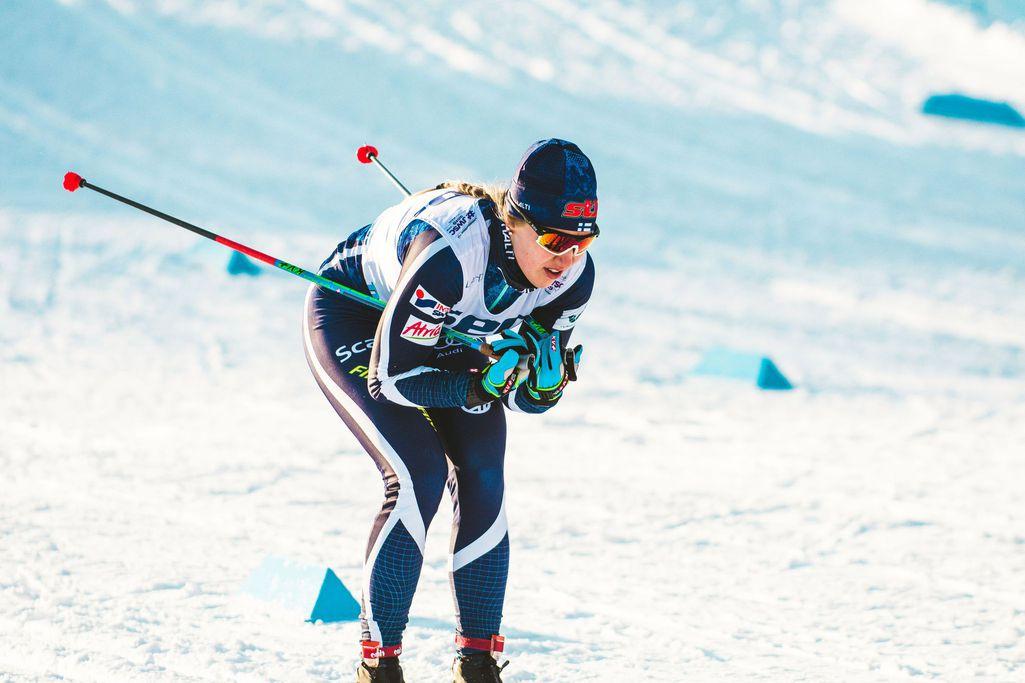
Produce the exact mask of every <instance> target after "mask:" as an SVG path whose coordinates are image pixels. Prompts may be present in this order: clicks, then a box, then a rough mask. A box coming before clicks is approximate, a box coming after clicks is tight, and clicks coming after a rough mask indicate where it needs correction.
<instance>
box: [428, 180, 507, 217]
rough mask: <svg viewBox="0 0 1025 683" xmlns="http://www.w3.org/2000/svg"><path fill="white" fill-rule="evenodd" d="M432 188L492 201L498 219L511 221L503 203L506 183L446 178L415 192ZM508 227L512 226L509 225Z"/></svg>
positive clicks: (431, 189)
mask: <svg viewBox="0 0 1025 683" xmlns="http://www.w3.org/2000/svg"><path fill="white" fill-rule="evenodd" d="M434 190H455V191H456V192H459V193H460V194H466V195H470V196H471V197H476V198H477V199H487V200H489V201H491V202H493V203H494V205H495V213H496V214H498V218H499V220H501V221H502V222H503V223H505V224H506V225H510V223H511V222H512V221H511V219H512V217H511V216H510V215H509V210H508V209H507V208H506V205H505V198H506V196H507V195H508V194H509V186H508V185H503V184H501V183H471V182H468V181H465V180H446V181H444V182H442V183H438V184H437V185H436V186H434V187H428V188H427V189H426V190H420V191H419V192H417V193H416V194H423V193H424V192H432V191H434ZM510 227H512V226H511V225H510Z"/></svg>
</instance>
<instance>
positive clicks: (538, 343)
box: [524, 325, 584, 404]
mask: <svg viewBox="0 0 1025 683" xmlns="http://www.w3.org/2000/svg"><path fill="white" fill-rule="evenodd" d="M524 329H525V330H526V332H527V334H526V337H527V340H528V341H529V343H530V350H531V351H532V354H531V355H532V357H533V359H534V362H533V363H531V367H530V374H529V376H528V377H527V383H526V387H525V388H526V390H527V394H528V395H529V396H530V398H531V399H532V400H533V401H534V402H535V403H538V404H551V403H555V402H556V401H558V400H559V398H560V397H561V396H562V390H563V389H564V388H565V387H566V384H568V383H569V382H573V381H576V378H577V367H578V366H579V365H580V357H581V356H582V355H583V352H584V347H583V346H580V345H577V346H576V347H575V348H573V349H567V348H563V346H562V340H561V334H560V333H559V331H558V330H554V331H552V332H549V333H548V334H542V333H541V332H539V331H538V330H537V329H535V328H533V327H531V326H529V325H527V326H525V327H524Z"/></svg>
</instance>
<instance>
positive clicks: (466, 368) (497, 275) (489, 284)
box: [304, 189, 594, 654]
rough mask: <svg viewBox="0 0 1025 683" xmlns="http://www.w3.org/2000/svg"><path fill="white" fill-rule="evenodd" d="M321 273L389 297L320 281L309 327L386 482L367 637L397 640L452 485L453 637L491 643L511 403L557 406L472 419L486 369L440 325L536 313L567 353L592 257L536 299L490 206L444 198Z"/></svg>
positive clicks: (365, 617) (337, 256)
mask: <svg viewBox="0 0 1025 683" xmlns="http://www.w3.org/2000/svg"><path fill="white" fill-rule="evenodd" d="M319 273H320V275H322V276H324V277H326V278H327V279H329V280H333V281H335V282H338V283H339V284H342V285H345V286H347V287H351V288H353V289H356V290H359V291H361V292H365V293H368V294H371V295H373V296H375V297H378V298H380V299H383V300H386V301H387V306H386V307H385V309H384V311H383V312H380V311H376V310H373V309H370V308H369V307H367V306H365V305H363V304H360V303H357V302H353V301H350V300H348V299H346V298H344V297H342V296H341V295H338V294H336V293H334V292H330V291H328V290H325V289H322V288H320V287H318V286H316V285H314V286H312V287H311V288H310V290H309V293H308V294H307V298H306V315H305V324H304V339H305V348H306V356H307V360H308V361H309V364H310V368H311V369H312V371H313V374H314V376H315V377H316V380H317V383H318V384H319V385H320V387H321V389H322V390H323V392H324V394H325V395H326V396H327V398H328V400H329V401H330V402H331V404H332V406H333V407H334V409H335V410H336V411H337V413H338V415H339V416H340V417H341V418H342V420H343V421H344V422H345V424H346V426H347V427H348V428H349V429H350V430H351V431H352V433H353V434H354V435H355V436H356V438H357V439H358V440H359V441H360V443H361V444H362V445H363V447H364V448H365V449H366V451H367V452H368V453H369V454H370V456H371V458H373V460H374V462H375V463H376V465H377V468H378V469H379V470H380V472H381V476H382V477H383V479H384V503H383V505H382V506H381V510H380V513H379V514H378V515H377V518H376V520H375V522H374V525H373V528H372V530H371V533H370V539H369V542H368V544H367V550H366V558H365V567H364V577H363V586H362V601H361V602H362V610H363V611H362V615H361V617H362V627H363V640H372V641H377V642H378V643H380V644H381V646H382V647H385V648H387V647H394V646H397V645H400V644H401V640H402V632H403V630H404V628H405V626H406V622H407V619H408V613H409V606H410V603H411V601H412V599H413V592H414V590H415V589H416V584H417V581H418V579H419V576H420V569H421V565H422V563H423V553H424V541H425V537H426V533H427V527H428V526H429V524H430V522H431V519H432V518H433V517H434V514H435V512H436V511H437V509H438V505H439V504H440V502H441V497H442V493H443V491H444V489H445V488H446V486H447V487H448V489H449V491H450V494H451V496H452V502H453V507H454V527H453V533H452V540H451V547H450V553H451V555H450V559H451V564H450V578H451V586H452V591H453V596H454V599H455V610H456V628H457V636H462V637H463V638H469V639H485V640H486V639H490V638H491V636H492V635H494V634H498V633H499V626H500V623H501V618H502V604H503V602H504V599H505V586H506V578H507V575H508V567H509V536H508V527H507V523H506V515H505V496H504V471H503V463H504V457H505V439H506V426H505V414H504V410H503V409H502V407H503V406H504V407H505V408H507V409H509V410H515V411H520V412H527V413H539V412H543V411H544V410H547V409H548V408H549V407H550V406H551V405H552V404H551V403H539V402H537V401H535V400H532V398H531V396H530V394H529V393H528V392H527V391H525V387H526V385H525V384H524V385H521V386H520V387H519V388H518V389H517V390H516V391H514V392H512V393H510V394H508V395H506V396H505V397H504V398H503V399H502V400H501V402H500V403H501V405H499V402H498V401H496V402H493V403H486V404H484V405H481V406H477V407H474V408H468V407H467V403H468V399H467V396H468V390H469V386H470V382H474V381H479V380H478V379H477V378H478V377H479V374H476V373H477V372H478V371H479V369H480V368H482V367H484V366H486V365H487V359H486V358H485V357H484V356H482V355H481V354H480V353H478V352H476V351H474V350H472V349H470V348H469V347H467V346H465V345H463V344H461V343H458V342H455V341H451V340H449V339H448V338H446V337H445V336H444V335H443V334H442V333H441V329H442V325H444V326H446V327H449V328H452V329H455V330H458V331H459V332H463V333H465V334H468V335H471V336H474V337H478V338H484V337H487V336H490V335H495V334H497V333H500V332H502V331H503V330H507V329H510V328H514V327H516V326H518V325H519V324H520V323H521V321H522V320H523V319H524V318H525V317H526V316H528V315H530V316H532V317H533V319H534V320H536V321H537V322H538V323H540V324H541V325H542V326H544V327H545V328H546V329H548V330H553V331H554V332H553V334H558V335H559V343H560V344H561V345H562V346H565V345H566V342H567V341H568V338H569V336H570V334H571V332H572V329H573V326H574V324H575V323H576V320H577V317H578V316H579V315H580V313H581V312H582V311H583V309H584V307H585V305H586V303H587V300H588V298H589V297H590V295H591V288H592V285H593V282H594V265H593V263H592V261H591V257H590V255H587V256H586V257H585V258H583V259H580V260H578V261H577V262H576V263H575V264H574V265H573V266H572V267H570V268H569V269H567V270H566V272H564V273H563V274H562V276H561V277H560V278H559V279H558V280H556V281H555V282H554V283H552V285H550V286H549V287H546V288H544V289H533V288H531V286H530V285H529V283H528V281H527V279H526V277H525V276H524V275H523V273H522V271H521V270H520V269H519V267H518V266H517V265H516V260H515V257H514V255H513V252H512V243H511V242H510V239H509V234H508V231H507V228H506V226H505V225H504V223H502V221H501V220H500V219H499V218H498V217H497V216H496V212H495V206H494V204H493V203H492V202H490V201H488V200H484V199H479V198H474V197H471V196H468V195H465V194H462V193H459V192H456V191H454V190H445V189H438V190H432V191H429V192H425V193H420V194H416V195H413V196H411V197H409V198H408V199H406V200H405V201H403V202H402V203H401V204H398V205H396V206H393V207H391V208H389V209H387V210H385V211H384V212H383V213H382V214H381V215H380V216H379V217H378V218H377V220H375V221H374V222H373V223H372V224H370V225H367V226H365V227H363V228H361V229H359V230H357V231H356V232H354V233H353V234H352V235H350V236H349V237H348V239H346V240H345V241H344V242H342V243H341V244H339V245H338V247H337V249H336V250H335V251H334V253H333V254H331V256H330V257H328V258H327V260H325V261H324V263H323V265H322V266H321V268H320V271H319ZM526 327H527V326H526V325H524V326H523V328H526ZM471 404H472V402H471ZM449 461H450V462H451V465H452V467H451V473H450V472H449V465H448V462H449ZM463 642H464V643H465V641H463ZM460 651H461V653H462V654H470V653H472V652H475V651H479V649H477V648H472V647H463V648H461V650H460Z"/></svg>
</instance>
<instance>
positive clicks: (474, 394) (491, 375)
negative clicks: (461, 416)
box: [466, 330, 534, 408]
mask: <svg viewBox="0 0 1025 683" xmlns="http://www.w3.org/2000/svg"><path fill="white" fill-rule="evenodd" d="M491 350H492V351H494V352H495V353H496V354H497V355H498V360H496V361H495V362H493V363H492V364H491V365H489V366H488V367H486V368H484V369H483V370H482V371H481V372H480V375H479V377H472V378H471V379H470V386H469V390H468V391H467V396H466V407H468V408H474V407H476V406H479V405H484V404H485V403H490V402H491V401H494V400H496V399H499V398H502V397H503V396H505V395H506V394H508V393H509V392H511V391H515V390H516V389H517V388H518V387H519V386H520V385H521V384H523V382H524V380H526V379H527V375H528V374H529V372H530V367H531V365H532V364H533V362H534V358H533V356H531V355H530V354H529V352H528V345H527V341H526V340H525V339H524V338H523V336H522V335H520V334H519V333H518V332H513V331H512V330H506V331H505V332H503V333H502V338H501V339H499V340H498V341H496V342H492V343H491Z"/></svg>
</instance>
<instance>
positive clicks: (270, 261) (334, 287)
mask: <svg viewBox="0 0 1025 683" xmlns="http://www.w3.org/2000/svg"><path fill="white" fill-rule="evenodd" d="M80 187H84V188H86V189H89V190H92V191H93V192H99V193H100V194H102V195H106V196H107V197H110V198H111V199H114V200H117V201H119V202H121V203H122V204H127V205H128V206H131V207H133V208H136V209H139V210H140V211H145V212H146V213H148V214H150V215H151V216H156V217H157V218H160V219H162V220H165V221H167V222H168V223H174V224H175V225H177V226H178V227H181V228H185V229H186V230H188V231H190V232H194V233H195V234H197V235H200V236H202V237H205V238H207V239H208V240H213V241H214V242H217V243H218V244H223V245H224V246H226V247H228V248H229V249H234V250H235V251H238V252H241V253H243V254H245V255H246V256H250V257H252V258H254V259H256V260H257V261H261V262H263V263H266V264H267V265H270V266H274V267H275V268H280V269H281V270H284V271H286V272H289V273H291V274H292V275H298V276H299V277H301V278H302V279H304V280H308V281H309V282H312V283H314V284H317V285H320V286H321V287H323V288H324V289H328V290H330V291H332V292H335V293H337V294H341V295H342V296H345V297H348V298H349V299H353V300H355V301H359V302H361V303H364V304H366V305H368V306H371V307H373V308H376V309H377V310H379V311H381V310H384V306H385V302H384V301H381V300H380V299H377V298H375V297H372V296H370V295H369V294H364V293H363V292H360V291H358V290H355V289H352V288H351V287H346V286H345V285H340V284H338V283H337V282H334V281H332V280H328V279H327V278H325V277H321V276H320V275H317V274H316V273H311V272H310V271H308V270H305V269H304V268H300V267H299V266H294V265H292V264H291V263H287V262H285V261H282V260H281V259H278V258H275V257H273V256H270V255H268V254H264V253H263V252H261V251H257V250H256V249H253V248H251V247H247V246H246V245H244V244H240V243H238V242H235V241H234V240H230V239H228V238H227V237H222V236H220V235H217V234H215V233H212V232H210V231H209V230H206V229H204V228H201V227H199V226H198V225H193V224H192V223H186V222H185V221H183V220H181V219H180V218H175V217H174V216H171V215H168V214H166V213H164V212H163V211H157V210H156V209H152V208H150V207H148V206H146V205H145V204H140V203H139V202H136V201H133V200H131V199H128V198H127V197H122V196H121V195H119V194H115V193H113V192H111V191H110V190H105V189H103V188H102V187H100V186H98V185H94V184H92V183H90V182H87V181H86V179H85V178H83V177H82V176H80V175H78V174H77V173H74V172H72V171H69V172H68V173H66V174H65V175H64V189H65V190H67V191H68V192H74V191H75V190H77V189H78V188H80ZM442 332H444V334H445V336H447V337H449V338H450V339H455V340H456V341H459V342H461V343H463V344H466V345H467V346H469V347H470V348H472V349H474V350H475V351H480V352H481V353H483V354H484V355H485V356H492V357H494V356H495V354H494V352H493V351H492V350H491V345H490V344H488V343H487V342H482V341H480V340H479V339H474V338H473V337H471V336H469V335H465V334H463V333H462V332H456V331H455V330H450V329H448V328H442Z"/></svg>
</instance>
